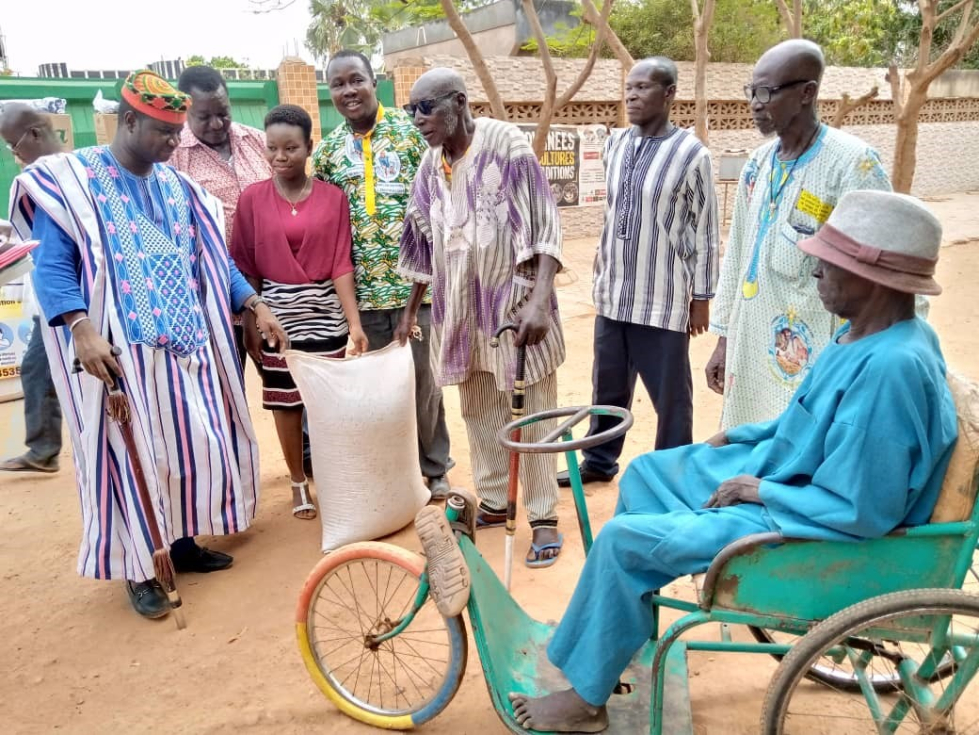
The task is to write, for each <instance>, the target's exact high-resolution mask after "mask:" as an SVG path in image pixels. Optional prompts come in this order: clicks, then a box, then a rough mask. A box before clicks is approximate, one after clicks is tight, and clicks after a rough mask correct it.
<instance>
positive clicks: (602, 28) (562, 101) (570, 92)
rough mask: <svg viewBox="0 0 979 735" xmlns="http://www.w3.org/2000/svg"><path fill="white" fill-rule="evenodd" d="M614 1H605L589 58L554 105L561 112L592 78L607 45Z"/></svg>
mask: <svg viewBox="0 0 979 735" xmlns="http://www.w3.org/2000/svg"><path fill="white" fill-rule="evenodd" d="M613 2H614V0H605V5H603V6H602V13H601V16H600V17H601V20H602V22H601V23H599V24H598V25H597V26H595V42H594V43H593V44H592V47H591V50H590V51H589V52H588V58H587V59H586V60H585V65H584V66H583V67H582V68H581V72H580V73H579V74H578V78H577V79H575V80H574V81H573V82H572V83H571V85H570V86H569V87H568V88H567V89H566V90H564V92H563V93H562V94H561V96H560V97H558V98H557V102H555V103H554V109H555V110H560V109H561V108H562V107H564V106H565V105H566V104H568V103H569V102H570V101H571V100H572V99H574V96H575V95H576V94H578V90H579V89H581V87H582V85H584V83H585V81H586V80H587V79H588V77H589V76H591V73H592V70H593V69H594V68H595V62H596V61H598V54H599V53H601V50H602V46H604V45H605V32H606V30H609V27H608V18H609V15H611V14H612V3H613Z"/></svg>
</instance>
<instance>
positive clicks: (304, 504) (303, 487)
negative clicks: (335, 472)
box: [292, 480, 316, 521]
mask: <svg viewBox="0 0 979 735" xmlns="http://www.w3.org/2000/svg"><path fill="white" fill-rule="evenodd" d="M292 489H293V490H298V491H299V505H297V506H295V507H293V509H292V514H293V515H294V516H295V517H296V518H298V519H299V520H301V521H311V520H313V519H314V518H316V506H315V505H313V503H312V501H311V500H310V499H309V481H308V480H303V481H302V482H294V483H292ZM303 511H312V515H308V516H301V515H299V514H300V513H302V512H303Z"/></svg>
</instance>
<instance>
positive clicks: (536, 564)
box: [524, 533, 564, 569]
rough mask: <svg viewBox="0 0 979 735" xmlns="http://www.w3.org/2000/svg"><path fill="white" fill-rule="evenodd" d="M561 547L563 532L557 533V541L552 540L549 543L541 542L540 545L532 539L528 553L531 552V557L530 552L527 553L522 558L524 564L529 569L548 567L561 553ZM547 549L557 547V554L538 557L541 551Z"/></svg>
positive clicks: (562, 545) (562, 546)
mask: <svg viewBox="0 0 979 735" xmlns="http://www.w3.org/2000/svg"><path fill="white" fill-rule="evenodd" d="M562 548H564V534H563V533H559V534H558V535H557V541H552V542H551V543H549V544H541V545H540V546H538V545H537V544H535V543H534V542H533V541H531V543H530V554H533V557H531V556H530V554H527V557H526V558H525V559H524V564H526V565H527V566H528V567H530V568H531V569H542V568H543V567H549V566H551V565H552V564H553V563H554V562H556V561H557V560H558V557H559V556H560V555H561V554H560V551H561V549H562ZM548 549H557V550H558V554H557V555H555V556H552V557H550V558H549V559H541V558H540V555H541V553H542V552H544V551H547V550H548Z"/></svg>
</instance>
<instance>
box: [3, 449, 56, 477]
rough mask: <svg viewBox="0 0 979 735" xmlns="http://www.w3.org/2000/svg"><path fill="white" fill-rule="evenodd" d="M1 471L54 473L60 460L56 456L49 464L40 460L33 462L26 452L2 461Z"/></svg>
mask: <svg viewBox="0 0 979 735" xmlns="http://www.w3.org/2000/svg"><path fill="white" fill-rule="evenodd" d="M0 471H3V472H43V473H46V474H53V473H55V472H57V471H58V460H57V458H55V459H54V460H53V461H51V462H49V463H47V464H41V463H40V462H31V460H30V459H28V458H27V455H26V454H22V455H20V456H19V457H11V458H10V459H6V460H4V461H3V462H0Z"/></svg>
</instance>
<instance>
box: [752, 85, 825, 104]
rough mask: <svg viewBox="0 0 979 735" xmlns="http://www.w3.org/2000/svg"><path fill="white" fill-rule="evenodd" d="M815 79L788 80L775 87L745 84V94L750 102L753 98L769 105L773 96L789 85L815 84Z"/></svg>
mask: <svg viewBox="0 0 979 735" xmlns="http://www.w3.org/2000/svg"><path fill="white" fill-rule="evenodd" d="M815 83H816V82H815V80H813V79H796V80H795V81H794V82H786V83H785V84H778V85H776V86H774V87H772V86H765V85H760V86H758V87H755V86H753V85H751V84H746V85H744V96H745V97H746V98H747V100H748V102H751V101H752V100H758V101H759V102H761V104H763V105H767V104H768V103H769V102H771V101H772V97H773V96H775V95H776V94H777V93H778V92H781V91H782V90H783V89H788V88H789V87H795V86H797V85H799V84H815Z"/></svg>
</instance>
